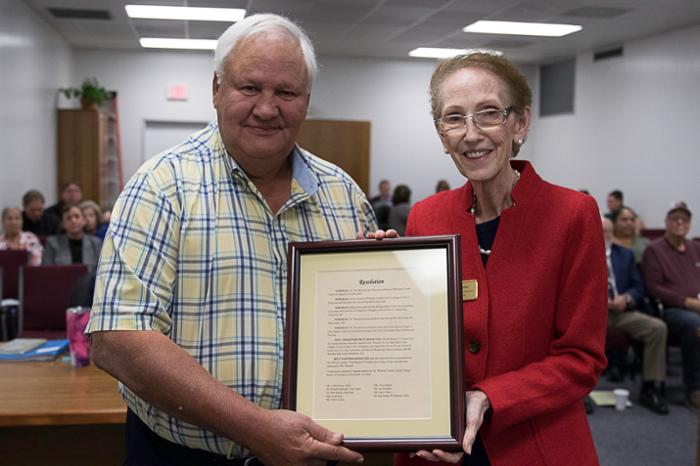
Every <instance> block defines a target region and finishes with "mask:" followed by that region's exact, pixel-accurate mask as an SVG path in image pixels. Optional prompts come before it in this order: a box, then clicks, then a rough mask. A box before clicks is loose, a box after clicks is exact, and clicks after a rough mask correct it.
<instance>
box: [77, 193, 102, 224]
mask: <svg viewBox="0 0 700 466" xmlns="http://www.w3.org/2000/svg"><path fill="white" fill-rule="evenodd" d="M78 207H80V210H85V209H90V210H92V211H93V212H94V213H95V217H96V218H97V225H99V224H100V223H102V209H100V206H98V205H97V202H95V201H91V200H89V199H88V200H86V201H83V202H81V203H80V204H78Z"/></svg>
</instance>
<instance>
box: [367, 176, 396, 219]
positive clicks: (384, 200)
mask: <svg viewBox="0 0 700 466" xmlns="http://www.w3.org/2000/svg"><path fill="white" fill-rule="evenodd" d="M369 203H370V204H371V205H372V208H373V209H374V210H375V212H376V210H377V207H379V206H380V205H389V206H390V205H391V183H390V182H389V180H382V181H380V182H379V194H377V195H376V196H374V197H371V198H369Z"/></svg>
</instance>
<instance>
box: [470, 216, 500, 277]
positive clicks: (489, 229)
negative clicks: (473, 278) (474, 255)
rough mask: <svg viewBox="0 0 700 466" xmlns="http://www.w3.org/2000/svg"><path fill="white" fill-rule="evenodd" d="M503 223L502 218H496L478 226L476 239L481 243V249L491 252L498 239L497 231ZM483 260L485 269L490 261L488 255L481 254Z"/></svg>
mask: <svg viewBox="0 0 700 466" xmlns="http://www.w3.org/2000/svg"><path fill="white" fill-rule="evenodd" d="M500 221H501V217H496V218H494V219H493V220H489V221H488V222H484V223H479V224H477V225H476V238H477V240H478V241H479V246H481V249H484V250H487V251H490V250H491V248H492V246H493V241H494V240H495V239H496V231H497V230H498V224H499V223H500ZM481 260H482V261H483V262H484V267H485V266H486V262H488V260H489V256H488V254H483V253H482V254H481Z"/></svg>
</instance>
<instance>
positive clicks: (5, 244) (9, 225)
mask: <svg viewBox="0 0 700 466" xmlns="http://www.w3.org/2000/svg"><path fill="white" fill-rule="evenodd" d="M2 231H3V234H1V235H0V251H2V250H4V249H24V250H26V251H29V264H30V265H40V264H41V252H42V249H43V247H42V246H41V241H39V238H37V237H36V235H35V234H34V233H31V232H29V231H22V211H20V210H19V208H18V207H6V208H5V209H3V210H2Z"/></svg>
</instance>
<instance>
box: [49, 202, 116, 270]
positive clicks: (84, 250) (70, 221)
mask: <svg viewBox="0 0 700 466" xmlns="http://www.w3.org/2000/svg"><path fill="white" fill-rule="evenodd" d="M61 226H62V227H63V229H64V230H65V233H61V234H59V235H54V236H49V238H48V239H47V240H46V247H45V248H44V255H43V258H42V264H44V265H53V264H63V265H67V264H86V265H87V266H88V271H89V272H90V273H94V272H95V269H96V268H97V261H98V260H99V258H100V249H101V247H102V243H101V242H100V240H99V239H98V238H96V237H95V236H92V235H88V234H86V233H85V230H84V228H85V217H84V216H83V211H82V210H80V207H78V206H77V205H67V206H66V207H65V208H64V210H63V216H62V225H61Z"/></svg>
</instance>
